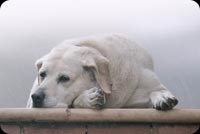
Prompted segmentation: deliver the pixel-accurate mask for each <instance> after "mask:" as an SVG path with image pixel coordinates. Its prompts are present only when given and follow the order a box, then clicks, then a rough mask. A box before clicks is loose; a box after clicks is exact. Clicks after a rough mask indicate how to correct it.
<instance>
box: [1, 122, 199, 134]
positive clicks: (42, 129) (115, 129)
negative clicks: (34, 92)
mask: <svg viewBox="0 0 200 134" xmlns="http://www.w3.org/2000/svg"><path fill="white" fill-rule="evenodd" d="M1 128H2V130H3V131H4V132H6V133H7V134H133V133H135V134H193V133H194V132H196V131H197V130H198V128H199V125H198V124H196V125H195V124H141V123H140V124H136V123H83V124H80V123H74V124H71V123H68V124H66V123H64V124H62V123H42V124H37V123H33V124H31V123H30V124H28V125H27V124H25V123H24V124H20V125H19V124H11V125H8V124H7V125H2V126H1Z"/></svg>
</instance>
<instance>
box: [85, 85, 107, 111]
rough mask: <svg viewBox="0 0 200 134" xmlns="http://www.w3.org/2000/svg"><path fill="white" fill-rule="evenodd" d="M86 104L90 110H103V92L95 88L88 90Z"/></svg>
mask: <svg viewBox="0 0 200 134" xmlns="http://www.w3.org/2000/svg"><path fill="white" fill-rule="evenodd" d="M87 93H88V103H89V106H90V107H91V108H94V109H101V108H103V106H104V104H105V102H106V100H105V94H104V92H103V91H102V90H101V89H100V88H97V87H94V88H91V89H90V90H88V92H87Z"/></svg>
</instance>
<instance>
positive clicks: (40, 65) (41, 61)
mask: <svg viewBox="0 0 200 134" xmlns="http://www.w3.org/2000/svg"><path fill="white" fill-rule="evenodd" d="M42 64H43V58H40V59H38V60H37V61H36V62H35V67H36V69H37V72H39V70H40V68H41V67H42Z"/></svg>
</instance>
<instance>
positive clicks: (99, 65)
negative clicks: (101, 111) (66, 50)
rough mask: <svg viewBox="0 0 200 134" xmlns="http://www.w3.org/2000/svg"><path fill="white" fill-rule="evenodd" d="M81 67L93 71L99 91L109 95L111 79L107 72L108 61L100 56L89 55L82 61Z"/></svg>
mask: <svg viewBox="0 0 200 134" xmlns="http://www.w3.org/2000/svg"><path fill="white" fill-rule="evenodd" d="M83 67H84V68H87V69H90V70H92V71H93V73H94V75H95V79H96V81H97V83H98V85H99V86H100V87H101V89H102V90H103V91H104V92H105V93H106V94H110V93H111V79H110V72H109V60H108V59H107V58H106V57H104V56H102V55H90V56H87V57H86V59H84V62H83Z"/></svg>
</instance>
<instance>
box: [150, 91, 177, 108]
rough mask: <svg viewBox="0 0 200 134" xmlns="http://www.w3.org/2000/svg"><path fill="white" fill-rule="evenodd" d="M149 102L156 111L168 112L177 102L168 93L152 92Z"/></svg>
mask: <svg viewBox="0 0 200 134" xmlns="http://www.w3.org/2000/svg"><path fill="white" fill-rule="evenodd" d="M151 102H152V105H153V108H155V109H157V110H170V109H172V108H173V107H174V106H176V105H177V104H178V100H177V99H176V98H175V97H174V96H173V95H172V94H171V93H170V92H168V91H156V92H153V93H152V94H151Z"/></svg>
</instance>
